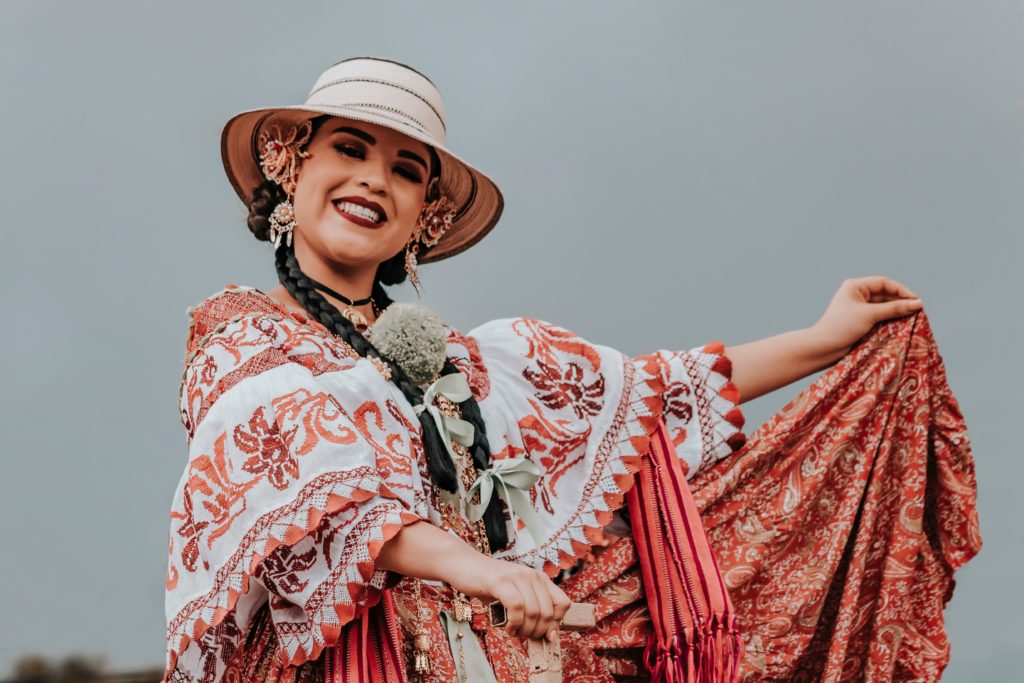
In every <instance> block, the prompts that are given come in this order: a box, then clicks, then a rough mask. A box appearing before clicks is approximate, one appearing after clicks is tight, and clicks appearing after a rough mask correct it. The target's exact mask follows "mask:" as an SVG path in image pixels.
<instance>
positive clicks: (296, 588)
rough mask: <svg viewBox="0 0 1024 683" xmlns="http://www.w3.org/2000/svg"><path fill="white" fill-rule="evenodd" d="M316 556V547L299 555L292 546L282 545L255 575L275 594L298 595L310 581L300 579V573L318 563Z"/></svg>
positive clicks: (269, 556) (268, 557)
mask: <svg viewBox="0 0 1024 683" xmlns="http://www.w3.org/2000/svg"><path fill="white" fill-rule="evenodd" d="M316 556H317V552H316V547H315V546H314V547H311V548H310V549H309V550H307V551H306V552H304V553H302V554H298V553H295V552H293V548H291V547H290V546H284V545H282V546H280V547H278V549H277V550H276V551H274V552H272V553H271V554H270V555H268V556H267V558H266V559H265V560H263V562H262V563H261V564H260V566H259V567H258V568H257V569H256V573H255V575H256V577H257V578H258V579H259V580H260V581H262V582H263V583H264V584H266V586H267V588H269V589H270V590H271V591H273V592H275V593H278V594H281V593H298V592H300V591H303V590H305V589H306V586H308V585H309V581H301V580H300V579H299V576H298V572H304V571H307V570H308V569H310V568H311V567H312V566H313V565H314V564H315V563H316Z"/></svg>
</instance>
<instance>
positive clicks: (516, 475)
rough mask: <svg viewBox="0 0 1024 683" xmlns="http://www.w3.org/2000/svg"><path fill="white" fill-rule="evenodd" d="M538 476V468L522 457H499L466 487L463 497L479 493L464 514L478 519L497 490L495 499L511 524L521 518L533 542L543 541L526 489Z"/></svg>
mask: <svg viewBox="0 0 1024 683" xmlns="http://www.w3.org/2000/svg"><path fill="white" fill-rule="evenodd" d="M540 477H541V470H540V468H539V467H537V466H536V465H534V464H533V463H532V462H530V461H529V460H527V459H526V458H503V459H501V460H495V461H494V462H493V463H491V466H490V467H488V468H487V469H486V470H483V471H482V472H480V474H479V476H477V478H476V481H474V482H473V485H472V486H470V487H469V491H468V492H467V494H466V495H467V497H468V498H469V500H473V494H475V493H477V492H479V493H480V503H479V505H472V504H470V505H469V509H468V516H469V518H470V519H472V520H478V519H481V518H482V517H483V516H484V510H486V509H487V504H488V503H490V502H491V494H492V493H494V492H495V491H497V493H498V498H501V499H502V500H503V501H505V505H507V506H508V511H509V513H511V515H512V524H513V525H515V524H516V520H517V519H518V518H521V519H522V520H523V524H524V525H525V526H526V530H527V531H529V532H530V535H531V536H533V542H534V543H536V544H537V545H538V546H540V544H541V543H543V542H544V535H543V532H544V527H543V526H541V523H540V518H538V517H537V513H536V512H535V511H534V509H533V504H532V503H531V502H530V496H529V495H528V492H529V491H530V489H532V488H533V486H534V484H536V483H537V481H538V480H539V479H540Z"/></svg>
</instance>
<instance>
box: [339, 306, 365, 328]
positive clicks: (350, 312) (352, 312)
mask: <svg viewBox="0 0 1024 683" xmlns="http://www.w3.org/2000/svg"><path fill="white" fill-rule="evenodd" d="M341 314H342V315H343V316H345V317H346V318H348V319H349V320H351V321H352V324H353V325H355V326H356V327H359V326H362V327H369V326H370V323H369V322H367V320H366V316H365V315H363V314H362V313H360V312H359V311H357V310H356V309H354V308H352V307H351V306H349V307H348V308H346V309H345V310H343V311H342V312H341Z"/></svg>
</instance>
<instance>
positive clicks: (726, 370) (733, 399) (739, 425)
mask: <svg viewBox="0 0 1024 683" xmlns="http://www.w3.org/2000/svg"><path fill="white" fill-rule="evenodd" d="M701 351H703V352H704V353H713V354H716V355H717V356H718V358H717V359H716V360H715V362H714V364H712V366H711V371H712V372H716V373H718V374H719V375H721V376H722V377H723V378H724V379H725V384H723V385H722V386H721V388H719V389H718V395H719V396H721V397H722V398H723V399H725V400H726V401H728V402H729V403H731V404H732V408H730V409H729V410H728V411H727V412H725V413H723V414H722V417H724V418H725V420H726V421H727V422H728V423H729V424H731V425H732V426H733V427H735V428H736V431H735V432H733V433H732V434H730V435H729V436H728V437H726V439H725V443H727V444H729V446H730V448H732V450H733V452H734V453H735V452H736V451H738V450H739V449H740V448H742V447H743V445H744V444H745V443H746V442H747V435H746V434H745V433H744V432H743V425H744V424H746V421H747V418H746V416H745V415H744V414H743V410H742V409H741V408H740V403H741V396H740V390H739V387H737V386H736V384H735V383H734V382H733V381H732V359H730V358H729V356H727V355H725V344H724V343H723V342H721V341H713V342H709V343H707V344H705V345H704V346H703V347H702V348H701Z"/></svg>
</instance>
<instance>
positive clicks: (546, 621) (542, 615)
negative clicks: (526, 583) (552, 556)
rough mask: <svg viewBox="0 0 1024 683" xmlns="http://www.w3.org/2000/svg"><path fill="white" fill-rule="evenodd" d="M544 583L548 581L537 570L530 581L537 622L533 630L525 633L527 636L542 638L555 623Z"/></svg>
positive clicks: (552, 607) (552, 606)
mask: <svg viewBox="0 0 1024 683" xmlns="http://www.w3.org/2000/svg"><path fill="white" fill-rule="evenodd" d="M545 583H549V581H548V579H547V577H546V576H543V575H541V573H540V572H537V576H536V578H534V580H533V581H531V582H530V588H531V589H532V590H533V594H534V597H535V599H536V600H537V608H538V611H537V623H536V624H535V625H534V627H533V631H532V632H531V633H529V634H524V635H527V637H529V638H543V637H545V636H546V635H547V633H548V631H549V630H551V627H552V625H555V623H556V622H555V621H554V617H555V607H554V605H553V604H552V603H551V594H550V593H548V589H547V588H546V587H545V586H544V584H545Z"/></svg>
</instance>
